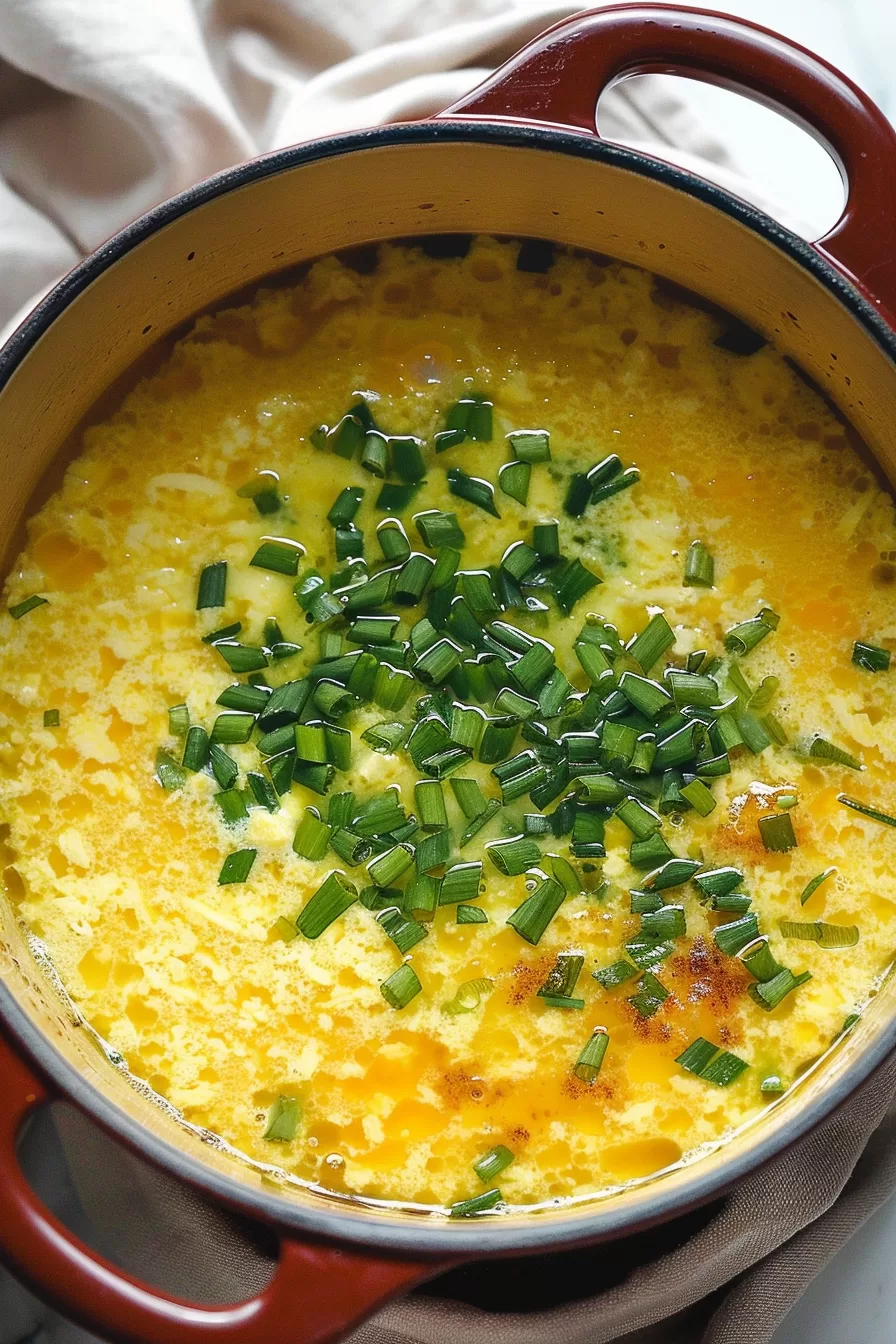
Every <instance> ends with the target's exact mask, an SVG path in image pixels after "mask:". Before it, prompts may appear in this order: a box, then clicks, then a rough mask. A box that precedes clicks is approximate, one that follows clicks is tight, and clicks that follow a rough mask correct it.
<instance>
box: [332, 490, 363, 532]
mask: <svg viewBox="0 0 896 1344" xmlns="http://www.w3.org/2000/svg"><path fill="white" fill-rule="evenodd" d="M363 498H364V491H363V489H362V488H361V486H358V485H347V486H346V487H345V489H344V490H340V492H339V494H338V495H337V496H336V498H335V499H334V501H333V503H332V505H331V506H330V512H329V513H328V514H327V522H328V523H329V524H330V525H331V526H332V527H345V526H346V524H347V523H350V522H352V520H353V519H354V516H355V514H356V513H357V512H358V509H359V508H360V507H361V500H362V499H363Z"/></svg>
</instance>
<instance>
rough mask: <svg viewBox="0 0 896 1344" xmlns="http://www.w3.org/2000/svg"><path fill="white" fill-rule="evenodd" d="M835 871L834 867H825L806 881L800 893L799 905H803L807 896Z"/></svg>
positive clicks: (811, 894) (813, 892)
mask: <svg viewBox="0 0 896 1344" xmlns="http://www.w3.org/2000/svg"><path fill="white" fill-rule="evenodd" d="M836 871H837V869H836V868H825V870H824V872H823V873H818V874H816V876H815V877H813V878H812V879H811V880H810V881H809V882H807V883H806V885H805V886H804V887H803V890H802V892H801V893H800V905H805V904H806V902H807V901H808V899H809V897H810V896H813V895H814V894H815V892H816V891H817V890H818V888H819V887H820V886H821V884H822V882H826V881H827V879H828V878H829V877H833V875H834V873H836Z"/></svg>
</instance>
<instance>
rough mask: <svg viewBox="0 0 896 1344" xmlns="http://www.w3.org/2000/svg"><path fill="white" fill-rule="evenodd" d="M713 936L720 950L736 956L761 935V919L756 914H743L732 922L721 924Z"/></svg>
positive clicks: (727, 954)
mask: <svg viewBox="0 0 896 1344" xmlns="http://www.w3.org/2000/svg"><path fill="white" fill-rule="evenodd" d="M712 936H713V938H714V940H715V944H716V947H717V948H718V949H719V951H720V952H724V953H725V955H726V956H729V957H736V956H737V954H738V952H741V951H742V950H743V949H744V948H745V947H746V946H747V944H748V943H752V942H753V940H754V939H755V938H758V937H759V920H758V918H757V916H756V915H755V914H748V915H743V916H742V918H740V919H735V920H732V922H731V923H730V924H720V925H719V927H718V928H717V929H715V930H714V931H713V935H712Z"/></svg>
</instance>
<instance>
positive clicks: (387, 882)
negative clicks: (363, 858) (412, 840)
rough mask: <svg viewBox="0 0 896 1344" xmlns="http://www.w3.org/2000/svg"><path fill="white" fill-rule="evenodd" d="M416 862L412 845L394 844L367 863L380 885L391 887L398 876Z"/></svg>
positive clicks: (369, 870)
mask: <svg viewBox="0 0 896 1344" xmlns="http://www.w3.org/2000/svg"><path fill="white" fill-rule="evenodd" d="M413 862H414V848H413V846H412V845H394V846H393V847H392V848H391V849H388V850H386V852H385V854H379V855H377V857H376V858H375V859H372V860H371V861H370V863H368V865H367V871H368V873H369V874H370V876H371V878H372V879H373V881H374V882H375V883H376V885H377V886H378V887H391V886H392V884H393V882H394V881H395V880H396V878H399V877H401V875H402V873H406V872H407V870H408V869H409V868H410V866H411V864H412V863H413Z"/></svg>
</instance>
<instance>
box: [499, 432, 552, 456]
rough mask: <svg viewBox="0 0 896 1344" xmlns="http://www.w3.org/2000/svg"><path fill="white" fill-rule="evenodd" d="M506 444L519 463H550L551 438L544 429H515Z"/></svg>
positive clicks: (508, 436)
mask: <svg viewBox="0 0 896 1344" xmlns="http://www.w3.org/2000/svg"><path fill="white" fill-rule="evenodd" d="M507 442H508V443H509V444H510V446H511V448H512V449H513V452H514V456H515V457H516V458H518V459H519V461H520V462H550V460H551V436H550V434H549V433H548V431H547V430H546V429H515V430H513V431H512V433H510V434H508V435H507Z"/></svg>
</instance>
